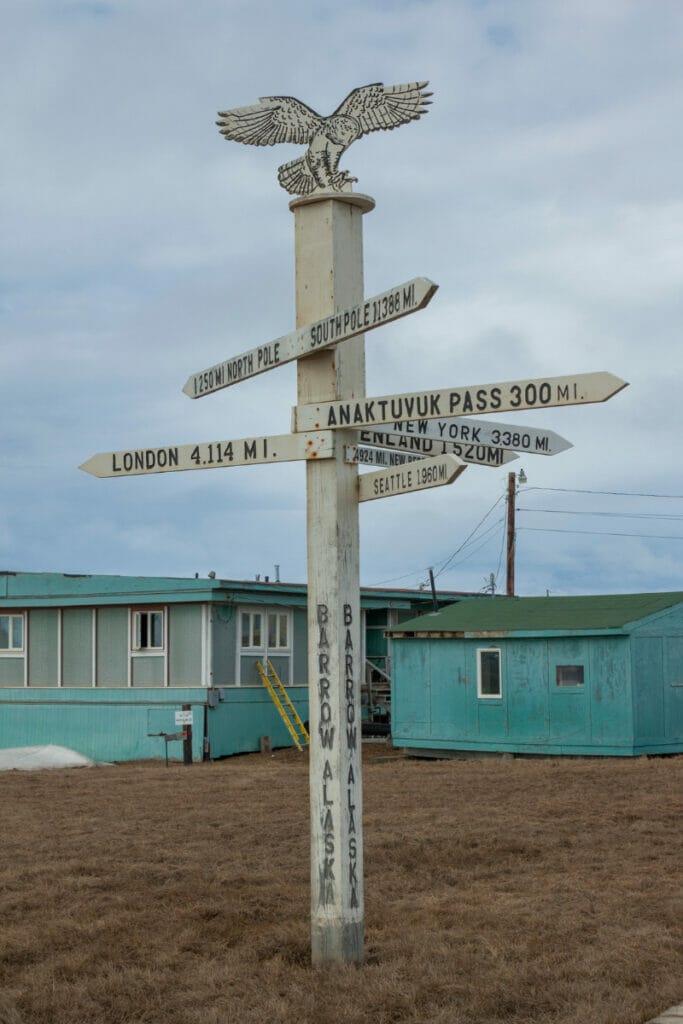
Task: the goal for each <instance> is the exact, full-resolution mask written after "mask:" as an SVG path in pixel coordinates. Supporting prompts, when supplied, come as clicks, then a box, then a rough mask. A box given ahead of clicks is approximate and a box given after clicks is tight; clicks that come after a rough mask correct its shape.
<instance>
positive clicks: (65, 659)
mask: <svg viewBox="0 0 683 1024" xmlns="http://www.w3.org/2000/svg"><path fill="white" fill-rule="evenodd" d="M92 623H93V613H92V610H91V609H90V608H65V609H64V611H63V612H62V683H63V685H64V686H91V685H92V634H93V629H92Z"/></svg>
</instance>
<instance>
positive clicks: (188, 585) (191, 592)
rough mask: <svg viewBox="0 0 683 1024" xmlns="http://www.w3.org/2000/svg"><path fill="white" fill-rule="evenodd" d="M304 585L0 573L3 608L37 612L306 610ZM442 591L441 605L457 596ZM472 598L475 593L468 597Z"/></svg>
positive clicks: (388, 603)
mask: <svg viewBox="0 0 683 1024" xmlns="http://www.w3.org/2000/svg"><path fill="white" fill-rule="evenodd" d="M306 591H307V588H306V584H305V583H281V582H277V581H275V580H225V579H219V578H214V577H199V576H195V577H167V576H107V575H90V574H88V573H50V572H46V573H33V572H28V573H24V572H11V571H7V570H5V571H0V607H2V608H12V607H14V608H19V607H21V608H39V607H67V606H78V605H81V606H84V605H85V606H90V605H112V604H113V605H121V604H131V603H134V604H158V603H160V602H163V603H164V604H173V603H191V602H213V603H217V604H221V603H225V602H227V603H240V604H268V605H283V606H287V607H302V608H303V607H305V606H306V599H307V595H306ZM459 596H460V594H459V592H458V591H441V592H440V593H439V595H438V597H439V600H440V601H441V603H442V604H443V603H444V602H445V601H453V600H455V599H456V597H459ZM470 596H471V595H470ZM429 602H431V595H430V594H429V592H427V591H420V590H402V589H395V590H387V589H384V588H371V587H361V607H363V608H368V609H369V608H403V609H409V610H417V609H415V605H420V604H422V605H423V606H425V605H427V604H428V603H429Z"/></svg>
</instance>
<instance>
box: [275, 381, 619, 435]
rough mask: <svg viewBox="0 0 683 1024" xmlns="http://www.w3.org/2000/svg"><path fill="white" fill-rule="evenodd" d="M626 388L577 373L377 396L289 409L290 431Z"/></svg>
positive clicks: (581, 397)
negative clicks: (290, 410) (569, 375)
mask: <svg viewBox="0 0 683 1024" xmlns="http://www.w3.org/2000/svg"><path fill="white" fill-rule="evenodd" d="M625 387H627V384H626V381H623V380H621V379H620V378H619V377H615V376H614V374H613V373H580V374H576V375H574V376H573V377H547V378H545V379H544V378H542V377H541V378H536V379H535V380H514V381H502V382H501V383H498V384H474V385H472V386H471V387H462V388H449V389H447V390H439V391H416V392H412V393H409V394H405V395H383V396H382V397H380V398H363V399H360V400H358V401H337V402H321V403H319V404H316V405H300V406H298V408H296V409H295V410H294V416H293V419H294V429H295V430H297V431H299V430H321V429H327V428H331V429H333V430H336V429H337V428H338V427H349V426H351V427H353V426H357V427H371V426H373V425H374V424H378V425H381V424H385V423H397V422H399V421H400V420H415V419H424V420H437V419H443V418H444V417H447V416H464V415H467V414H469V413H477V412H481V413H485V412H510V410H511V409H543V408H547V407H550V406H557V405H583V404H585V403H588V402H605V401H607V399H608V398H611V397H612V396H613V395H616V394H617V392H618V391H621V389H622V388H625Z"/></svg>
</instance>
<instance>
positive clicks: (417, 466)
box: [358, 455, 467, 501]
mask: <svg viewBox="0 0 683 1024" xmlns="http://www.w3.org/2000/svg"><path fill="white" fill-rule="evenodd" d="M465 469H467V467H466V466H465V464H464V462H461V461H460V459H458V458H456V456H455V455H437V456H435V457H434V458H433V459H421V460H420V461H419V462H413V463H411V464H410V465H408V466H400V467H399V468H397V469H380V470H379V472H377V473H364V474H363V475H362V476H359V477H358V500H359V501H372V500H373V499H374V498H389V497H391V496H392V495H394V494H409V493H410V492H411V491H423V490H426V489H427V488H430V487H443V486H444V484H452V483H453V481H454V480H455V479H456V477H459V476H460V474H461V473H462V472H463V471H464V470H465Z"/></svg>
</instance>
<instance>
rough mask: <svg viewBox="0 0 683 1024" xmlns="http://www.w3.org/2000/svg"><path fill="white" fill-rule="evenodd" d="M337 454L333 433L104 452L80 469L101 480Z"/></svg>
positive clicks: (253, 438)
mask: <svg viewBox="0 0 683 1024" xmlns="http://www.w3.org/2000/svg"><path fill="white" fill-rule="evenodd" d="M333 454H334V434H333V433H332V431H331V430H323V431H318V432H317V433H301V434H275V435H273V436H271V437H240V438H238V439H237V440H233V441H205V442H202V443H201V444H177V445H167V446H165V447H163V448H136V449H133V450H132V451H127V452H126V451H121V452H100V453H99V454H98V455H93V456H92V457H91V458H90V459H88V461H87V462H84V463H83V465H82V466H80V467H79V469H83V470H85V472H86V473H91V474H92V475H93V476H99V477H107V476H118V477H122V476H142V475H145V474H147V473H179V472H182V471H183V470H186V469H225V468H226V467H228V466H254V465H262V464H263V463H266V462H295V461H297V460H299V459H326V458H330V457H331V456H332V455H333Z"/></svg>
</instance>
